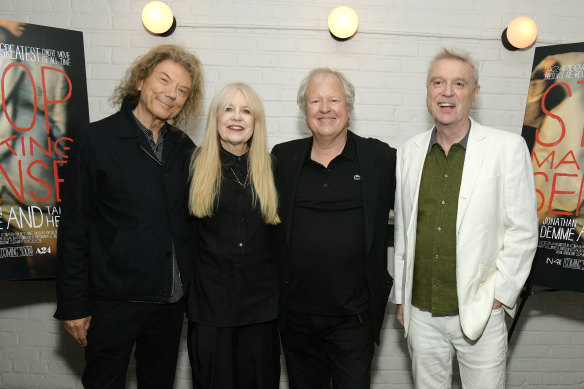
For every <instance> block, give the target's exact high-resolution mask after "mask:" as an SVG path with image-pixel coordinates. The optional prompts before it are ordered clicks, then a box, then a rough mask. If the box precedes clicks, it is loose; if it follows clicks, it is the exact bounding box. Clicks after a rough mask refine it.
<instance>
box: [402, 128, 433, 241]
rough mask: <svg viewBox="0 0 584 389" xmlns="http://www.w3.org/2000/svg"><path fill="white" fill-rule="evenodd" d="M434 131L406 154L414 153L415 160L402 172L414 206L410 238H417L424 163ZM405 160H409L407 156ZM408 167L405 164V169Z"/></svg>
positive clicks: (409, 232)
mask: <svg viewBox="0 0 584 389" xmlns="http://www.w3.org/2000/svg"><path fill="white" fill-rule="evenodd" d="M432 131H433V129H432V130H430V131H427V132H426V133H425V135H424V136H422V137H420V138H419V139H418V140H417V141H416V142H415V143H414V145H413V147H412V150H407V151H406V152H412V153H414V158H412V159H411V162H410V164H409V166H408V169H407V170H405V171H403V172H402V180H405V181H406V182H407V183H408V185H409V194H410V201H411V204H412V213H411V216H410V220H409V223H408V225H409V226H410V228H413V229H414V230H413V231H408V236H415V234H416V230H415V229H416V228H417V227H416V225H417V223H416V219H417V217H418V196H419V194H420V181H421V180H422V171H423V170H424V161H425V160H426V154H427V152H428V145H429V144H430V138H431V136H432ZM404 158H409V156H405V157H404ZM405 166H406V165H405V164H404V167H405Z"/></svg>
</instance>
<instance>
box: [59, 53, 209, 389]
mask: <svg viewBox="0 0 584 389" xmlns="http://www.w3.org/2000/svg"><path fill="white" fill-rule="evenodd" d="M202 93H203V81H202V65H201V63H200V61H199V60H198V59H197V58H196V57H195V56H194V55H193V54H191V53H189V52H187V51H186V50H184V49H183V48H181V47H179V46H175V45H161V46H157V47H154V48H153V49H151V50H150V51H149V52H148V53H147V54H145V55H144V56H142V57H140V58H138V59H137V60H136V61H135V62H134V63H133V64H132V66H131V67H130V69H129V70H128V72H127V74H126V77H125V78H124V80H123V81H122V82H121V84H120V86H118V88H117V89H116V91H115V93H114V96H113V98H112V100H113V102H114V103H115V104H117V105H120V106H121V108H120V110H119V111H118V112H117V113H115V114H113V115H111V116H109V117H107V118H105V119H103V120H100V121H98V122H95V123H91V124H90V125H89V126H88V127H87V128H85V129H84V130H83V131H82V132H81V134H80V135H79V136H78V137H77V139H76V140H75V143H74V145H73V147H72V149H71V152H70V155H69V162H68V166H67V171H66V174H65V183H64V193H63V196H62V198H63V202H62V205H61V209H62V211H61V212H62V214H61V224H60V227H59V235H58V243H57V244H58V261H57V296H58V305H57V311H56V313H55V317H56V318H57V319H60V320H63V322H64V325H65V329H66V330H67V332H68V333H69V334H70V335H71V336H72V337H73V338H74V339H75V340H76V341H77V342H78V343H79V344H80V345H81V346H84V347H85V359H86V368H85V371H84V373H83V379H82V381H83V385H84V387H85V388H99V389H105V388H123V387H124V386H125V381H126V371H127V367H128V362H129V358H130V354H131V351H132V348H133V347H134V346H135V358H136V375H137V379H138V387H140V388H152V389H154V388H156V389H161V388H172V386H173V382H174V375H175V370H176V361H177V356H178V348H179V341H180V334H181V330H182V325H183V318H184V303H183V300H184V299H183V296H184V293H185V291H186V290H187V289H188V284H189V282H190V276H191V273H192V263H191V261H192V258H193V254H192V247H191V238H190V233H189V226H188V224H187V208H186V196H185V193H186V192H187V179H188V163H189V157H190V155H191V153H192V150H193V148H194V144H193V142H192V141H191V140H190V139H189V137H188V136H187V135H186V134H185V133H183V132H182V131H180V130H178V129H177V128H176V127H175V126H174V125H177V124H181V123H183V124H184V123H186V122H187V120H188V118H189V117H190V116H191V115H194V113H195V112H196V110H197V108H198V106H199V103H200V102H201V97H202ZM171 123H172V124H171Z"/></svg>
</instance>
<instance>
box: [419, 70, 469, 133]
mask: <svg viewBox="0 0 584 389" xmlns="http://www.w3.org/2000/svg"><path fill="white" fill-rule="evenodd" d="M479 90H480V86H475V79H474V76H473V72H472V67H471V66H470V65H469V64H467V63H466V62H463V61H461V60H458V59H440V60H438V61H436V63H435V64H434V65H433V66H432V68H431V69H430V71H429V72H428V83H427V98H426V104H427V105H428V111H429V112H430V115H432V117H433V118H434V123H435V124H436V127H438V128H440V129H444V128H448V129H453V130H459V129H461V128H463V127H464V126H466V125H467V122H468V115H469V112H470V109H471V107H472V105H473V103H474V101H475V99H476V97H477V95H478V93H479Z"/></svg>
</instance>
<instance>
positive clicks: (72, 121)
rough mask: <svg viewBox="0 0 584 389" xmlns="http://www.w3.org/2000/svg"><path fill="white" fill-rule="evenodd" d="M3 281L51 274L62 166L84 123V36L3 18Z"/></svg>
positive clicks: (0, 183) (0, 68)
mask: <svg viewBox="0 0 584 389" xmlns="http://www.w3.org/2000/svg"><path fill="white" fill-rule="evenodd" d="M0 72H1V75H2V78H1V81H0V84H1V87H2V106H1V107H0V215H1V218H0V279H2V280H14V279H27V278H46V277H53V276H54V268H55V258H56V245H57V227H58V226H59V216H60V213H61V210H60V206H59V203H60V201H61V198H60V187H61V186H62V184H63V172H62V171H63V167H64V166H65V164H66V163H67V153H68V151H69V149H70V147H71V145H72V143H73V138H74V136H75V133H74V132H75V130H78V129H80V128H82V127H84V126H85V125H86V124H87V123H88V122H89V110H88V105H87V84H86V78H85V59H84V53H83V34H82V33H81V32H78V31H70V30H63V29H58V28H51V27H44V26H38V25H33V24H27V23H20V22H16V21H10V20H2V19H0Z"/></svg>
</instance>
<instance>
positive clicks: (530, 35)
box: [503, 16, 537, 49]
mask: <svg viewBox="0 0 584 389" xmlns="http://www.w3.org/2000/svg"><path fill="white" fill-rule="evenodd" d="M503 35H504V38H506V39H507V41H508V42H509V44H510V45H511V46H512V48H515V49H525V48H527V47H529V46H531V45H532V44H533V43H534V42H535V39H536V38H537V24H535V22H534V21H533V19H531V18H529V17H527V16H520V17H518V18H515V19H513V20H512V21H511V23H509V26H508V27H507V28H506V29H505V31H503ZM503 45H504V46H505V42H503Z"/></svg>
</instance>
